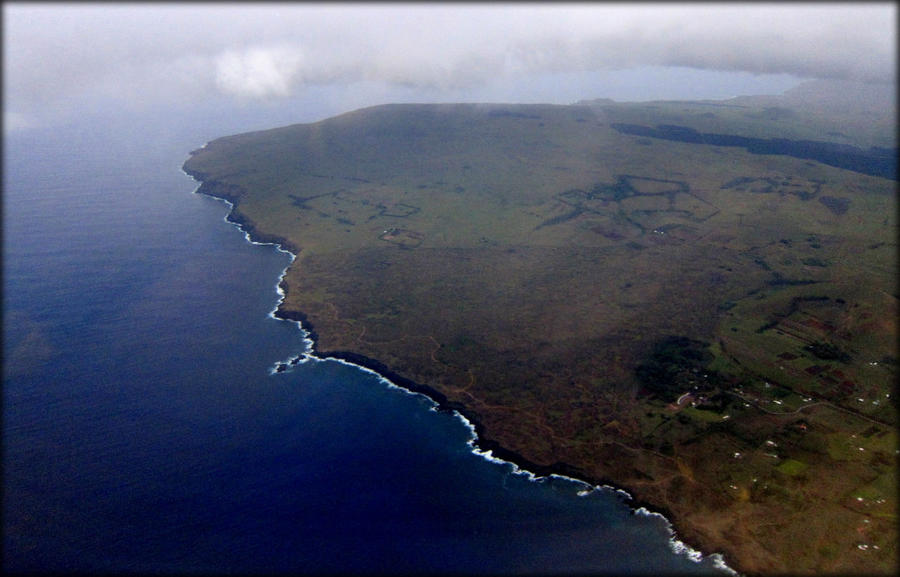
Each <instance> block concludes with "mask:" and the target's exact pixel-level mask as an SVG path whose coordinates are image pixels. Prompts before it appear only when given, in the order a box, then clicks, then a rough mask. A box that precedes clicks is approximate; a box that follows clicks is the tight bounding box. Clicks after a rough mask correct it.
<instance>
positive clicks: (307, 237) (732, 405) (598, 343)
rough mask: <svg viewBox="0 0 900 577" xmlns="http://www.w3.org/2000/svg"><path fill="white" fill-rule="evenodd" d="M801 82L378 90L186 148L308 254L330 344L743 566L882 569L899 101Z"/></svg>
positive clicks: (292, 303)
mask: <svg viewBox="0 0 900 577" xmlns="http://www.w3.org/2000/svg"><path fill="white" fill-rule="evenodd" d="M814 104H816V105H813V104H807V103H805V101H804V100H803V99H797V98H794V99H791V98H787V97H784V98H779V97H772V98H762V97H760V98H749V97H745V98H738V99H732V100H729V101H721V102H650V103H615V102H612V101H608V100H598V101H585V102H582V103H579V104H574V105H568V106H554V105H505V104H459V105H449V104H440V105H439V104H434V105H431V104H428V105H426V104H421V105H420V104H402V105H386V106H378V107H374V108H368V109H363V110H358V111H355V112H350V113H347V114H344V115H341V116H337V117H334V118H330V119H327V120H324V121H321V122H317V123H313V124H298V125H292V126H287V127H283V128H276V129H272V130H265V131H260V132H252V133H247V134H241V135H236V136H228V137H224V138H219V139H217V140H214V141H212V142H210V143H209V144H208V145H207V146H205V147H204V148H203V149H200V150H198V151H195V152H194V153H192V155H191V157H190V158H189V159H188V161H187V163H186V164H185V170H186V172H188V173H189V174H191V175H192V176H194V177H195V178H197V179H198V180H200V181H202V183H203V184H202V186H201V189H200V191H201V192H203V193H207V194H211V195H215V196H219V197H223V198H227V199H228V200H230V201H232V202H233V203H234V205H235V207H234V211H233V213H232V216H231V218H232V219H233V220H235V221H237V222H240V223H241V224H242V225H243V226H244V227H245V228H246V229H247V230H248V231H250V232H251V234H252V235H253V238H255V239H258V240H263V241H266V240H268V241H275V242H280V243H282V244H283V245H284V246H285V247H287V248H289V249H290V250H292V251H293V252H295V253H296V254H297V259H296V260H295V261H294V263H293V265H292V266H291V268H290V269H289V270H288V271H287V274H286V276H285V279H284V282H283V286H284V289H285V292H286V296H285V300H284V302H283V303H282V305H281V307H280V314H281V315H282V316H285V317H291V318H298V319H302V320H303V321H304V323H305V326H306V328H308V329H310V330H311V331H313V332H314V335H315V341H316V345H315V346H316V351H317V354H318V355H319V356H330V355H333V356H339V357H343V358H350V359H353V360H354V361H356V362H360V363H361V364H367V365H368V366H373V367H377V368H378V369H379V370H381V371H382V372H384V373H386V374H389V375H391V376H392V378H394V377H395V378H397V379H401V380H402V382H403V383H404V384H407V385H409V386H413V387H419V388H420V389H421V390H427V391H428V392H430V393H431V394H432V395H433V396H434V397H435V398H436V400H439V401H440V402H441V403H442V404H443V405H444V406H446V407H449V408H455V409H458V410H460V411H461V412H462V413H463V414H465V415H466V416H467V417H469V418H471V419H472V420H473V421H474V422H476V423H477V428H478V432H479V435H480V444H481V445H482V446H484V447H490V448H493V449H495V450H496V452H499V454H500V455H501V456H508V457H510V458H512V459H513V460H514V461H516V462H518V463H520V464H523V465H524V466H526V467H527V468H532V470H535V471H537V472H549V471H560V472H565V473H567V474H571V475H574V476H577V477H580V478H583V479H585V480H589V481H593V482H609V483H612V484H614V485H616V486H619V487H622V488H624V489H626V490H627V491H629V492H630V493H631V494H632V495H633V496H634V499H635V502H636V503H642V504H646V505H648V506H649V507H650V508H653V509H655V510H658V511H661V512H663V513H664V514H665V515H666V516H667V517H669V518H670V520H671V521H672V522H673V524H674V526H675V529H676V531H677V532H678V535H679V537H680V538H681V539H682V540H684V541H685V542H686V543H688V544H690V545H692V546H694V547H696V548H699V549H701V550H702V551H704V552H707V553H712V552H721V553H723V554H724V556H725V560H726V562H727V563H728V564H729V565H730V566H732V567H734V568H735V569H737V570H739V571H741V572H743V573H748V574H770V573H791V574H799V573H810V574H811V573H816V574H820V573H853V574H859V573H885V574H888V573H893V571H895V570H896V568H897V455H898V444H897V411H896V405H895V398H896V390H895V383H896V378H897V304H898V287H897V181H896V168H895V166H894V173H893V175H891V174H890V173H884V170H883V167H884V166H886V164H885V158H886V156H885V155H887V158H892V159H895V158H896V149H895V148H891V147H894V146H896V143H895V141H894V139H893V135H894V130H895V128H896V123H895V122H890V121H883V119H882V118H881V117H874V116H872V115H869V116H866V115H864V114H850V113H849V112H847V113H846V114H845V115H844V117H841V116H840V115H839V114H838V113H835V112H833V111H831V112H829V111H828V110H825V112H823V110H824V109H823V108H822V107H821V106H818V105H820V104H821V102H820V101H816V103H814ZM817 106H818V107H817ZM826 112H828V113H827V114H826ZM842 118H844V119H845V122H842V121H841V119H842ZM623 126H626V129H623V128H622V127H623ZM627 126H631V127H632V128H631V129H627ZM634 127H641V128H634ZM629 130H630V132H629ZM673 134H674V135H675V136H672V135H673ZM685 134H687V136H686V137H685V136H684V135H685ZM692 134H699V135H701V136H702V137H694V136H691V135H692ZM715 135H719V136H715ZM721 135H731V136H741V137H745V138H747V139H759V140H764V141H766V142H768V140H769V139H780V140H779V145H778V146H779V148H778V150H777V153H769V152H770V151H767V149H763V150H757V149H748V148H747V147H744V146H740V145H735V144H733V143H731V142H729V141H728V140H727V139H724V138H722V137H721ZM676 137H677V138H681V140H678V139H677V138H676ZM805 142H806V143H808V142H814V143H819V144H815V145H809V144H804V143H805ZM723 143H724V144H723ZM821 143H829V146H832V145H841V146H842V147H837V148H828V147H824V148H823V146H822V145H821ZM873 147H875V148H873ZM820 149H821V150H820ZM823 150H824V152H822V151H823ZM810 151H812V152H810ZM817 151H818V152H817ZM816 155H818V156H816ZM829 155H830V156H829ZM837 157H840V158H839V159H838V160H839V161H836V160H835V159H836V158H837ZM848 158H849V159H850V161H851V165H852V166H853V167H857V166H861V167H863V168H861V169H859V170H849V169H846V168H842V167H844V166H847V163H846V162H844V161H845V160H846V159H848ZM841 162H843V164H841ZM890 164H891V162H888V163H887V165H890ZM872 166H874V167H876V168H874V169H869V168H866V167H872ZM878 167H882V168H878ZM879 171H881V172H879ZM285 368H286V367H285ZM288 370H289V368H288Z"/></svg>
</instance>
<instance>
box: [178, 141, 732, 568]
mask: <svg viewBox="0 0 900 577" xmlns="http://www.w3.org/2000/svg"><path fill="white" fill-rule="evenodd" d="M205 146H206V145H204V146H203V147H201V149H199V150H202V149H203V148H205ZM199 150H197V151H193V152H191V155H193V154H194V153H195V152H198V151H199ZM181 170H182V172H184V174H185V175H187V176H188V177H190V178H191V179H193V180H194V181H195V182H197V183H198V186H197V188H196V189H195V190H194V194H202V195H204V196H209V197H211V198H216V199H219V200H222V201H223V202H225V203H227V204H228V205H229V212H228V214H227V215H226V216H225V221H226V222H228V223H230V224H233V225H234V226H235V227H237V228H238V229H239V230H240V231H241V232H242V233H243V234H244V236H245V238H246V240H247V241H248V242H250V243H251V244H258V245H272V246H274V247H275V248H276V250H279V251H281V252H285V253H287V254H289V255H290V256H291V262H290V263H289V264H288V265H287V267H285V269H284V270H283V271H282V273H281V277H280V278H279V279H278V283H277V292H278V294H279V297H280V298H279V300H278V302H277V304H276V306H275V308H274V310H273V311H272V312H271V313H270V316H272V317H273V318H275V319H278V320H283V321H288V322H293V323H295V324H296V325H297V327H298V328H299V329H300V330H301V331H302V332H303V333H304V341H305V342H306V345H307V348H306V350H305V351H304V352H303V353H302V355H301V356H300V357H298V358H297V360H296V362H287V363H281V364H282V365H285V366H287V365H293V364H297V363H299V362H302V360H301V359H303V357H305V358H306V359H317V360H335V361H338V362H341V363H344V364H349V365H353V366H356V367H359V368H361V369H364V370H366V371H370V372H372V373H374V374H376V375H378V376H379V377H380V378H382V379H384V380H385V381H386V382H387V383H389V384H391V385H393V386H396V387H398V388H401V389H403V390H406V391H408V392H410V393H413V394H420V395H423V396H425V397H427V398H428V399H430V400H431V401H432V402H433V403H434V404H435V409H436V410H438V411H441V412H447V413H455V414H456V415H457V416H458V417H459V418H461V419H462V420H463V421H464V422H465V423H466V424H467V425H468V426H469V427H470V429H471V431H472V435H473V438H472V439H471V440H470V442H469V445H470V446H471V447H472V450H473V451H474V452H475V453H476V454H479V455H481V456H483V457H485V458H487V459H489V460H494V461H500V462H505V463H509V464H511V465H512V466H513V467H514V468H515V469H516V470H517V472H521V473H524V474H528V475H530V476H531V477H532V478H533V479H539V478H543V477H551V476H557V477H564V478H567V479H571V480H573V481H576V482H579V483H583V484H585V485H587V486H589V487H590V488H591V490H598V489H608V490H611V491H615V492H617V493H619V494H622V495H624V496H625V497H624V503H625V505H626V506H627V507H628V508H629V509H631V511H632V514H634V515H647V516H658V517H660V518H662V519H663V521H664V522H665V523H666V524H667V526H668V528H669V531H670V537H669V545H670V548H671V549H672V551H673V553H674V554H676V555H686V556H687V557H688V558H689V559H690V560H692V561H694V562H697V563H699V562H700V561H702V560H703V559H707V558H708V559H710V560H712V562H713V564H714V566H715V567H716V568H718V569H719V570H721V571H723V572H726V573H730V574H732V575H740V574H742V573H741V572H740V571H738V570H737V569H735V568H734V567H732V566H731V565H729V564H728V563H727V562H726V560H725V559H726V557H728V558H729V559H733V558H734V555H733V554H732V553H731V552H729V551H727V550H723V551H716V552H708V551H710V550H711V548H708V547H705V546H704V544H703V539H702V538H701V537H700V536H699V535H696V534H695V532H693V531H691V530H690V529H689V528H688V529H687V531H685V530H684V529H677V528H676V520H675V515H673V514H672V512H671V511H669V510H668V509H667V508H665V507H663V506H660V505H658V504H654V503H650V502H645V501H642V500H640V499H636V498H635V497H634V496H633V494H632V493H631V492H630V491H629V490H628V488H627V487H621V486H620V485H619V484H618V483H617V482H616V481H615V480H613V479H608V478H593V477H592V476H590V475H588V474H586V473H585V472H584V471H582V470H580V469H578V468H577V467H574V466H572V465H569V464H566V463H563V462H556V463H554V464H552V465H539V464H536V463H533V462H531V461H530V460H528V459H527V458H525V457H524V456H522V455H520V454H518V453H516V452H514V451H512V450H509V449H507V448H505V447H503V446H502V445H501V444H500V443H499V442H497V441H494V440H492V439H490V438H489V437H488V436H487V435H486V434H485V433H486V430H485V428H484V425H483V424H482V423H481V422H480V421H479V420H478V419H477V417H474V416H473V415H472V414H471V413H470V412H469V410H468V409H467V408H466V406H465V405H463V404H461V403H458V402H455V401H450V400H449V399H448V398H447V397H446V395H444V394H443V393H441V392H440V391H438V390H437V389H435V388H433V387H431V386H428V385H424V384H421V383H417V382H415V381H412V380H411V379H408V378H406V377H404V376H402V375H400V374H399V373H396V372H394V371H392V370H391V369H390V368H389V367H388V366H387V365H385V364H384V363H382V362H380V361H378V360H377V359H372V358H369V357H366V356H364V355H361V354H359V353H355V352H352V351H317V350H316V344H317V343H318V340H319V339H318V334H317V332H316V329H315V327H314V326H313V325H312V323H311V322H310V321H309V319H308V318H307V316H306V315H305V314H304V313H302V312H301V311H294V310H289V309H285V308H284V307H283V304H284V302H285V298H284V297H285V295H286V293H287V290H288V286H287V283H286V282H285V280H284V279H285V274H286V272H287V270H288V268H289V267H290V266H291V265H292V264H293V262H294V260H296V258H297V255H298V254H299V253H300V251H301V250H302V249H301V248H300V247H297V246H295V245H294V244H293V243H291V242H290V241H288V240H287V239H285V238H282V237H279V236H276V235H272V234H265V233H262V232H260V231H259V230H258V228H257V226H256V224H255V223H254V222H253V221H252V220H250V219H249V218H247V217H246V216H245V215H243V214H242V213H241V212H240V210H239V204H240V203H239V199H240V196H241V194H242V193H243V192H244V191H243V189H241V188H240V187H237V186H234V185H227V184H223V183H220V182H217V181H211V180H204V177H206V176H207V175H205V174H203V173H200V172H197V171H194V172H191V171H188V170H186V169H185V168H184V167H182V169H181ZM275 372H277V371H275ZM683 533H688V535H689V536H688V537H687V539H688V540H690V541H691V542H692V543H694V544H696V545H697V547H699V548H695V547H693V546H691V545H688V544H687V543H685V541H684V540H683V539H682V538H680V537H681V536H682V535H681V534H683ZM732 562H733V561H732Z"/></svg>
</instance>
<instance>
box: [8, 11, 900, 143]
mask: <svg viewBox="0 0 900 577" xmlns="http://www.w3.org/2000/svg"><path fill="white" fill-rule="evenodd" d="M3 16H4V18H3V25H4V34H3V42H4V46H3V58H4V78H3V80H4V82H3V87H4V113H5V118H4V120H5V126H6V128H7V129H8V130H17V129H24V128H27V127H29V126H38V125H41V124H44V125H46V124H47V123H52V122H58V121H61V120H63V119H65V118H66V117H67V116H71V115H73V114H75V113H77V111H78V110H79V109H81V108H83V107H90V106H93V107H95V108H96V107H98V106H99V107H107V108H113V109H115V108H121V109H132V108H142V107H144V108H146V107H154V106H156V107H159V106H167V107H184V108H185V109H187V108H189V107H190V106H192V105H197V103H200V102H204V101H211V100H218V101H223V102H232V101H233V102H234V104H235V105H239V106H255V105H260V104H261V103H262V104H267V105H271V103H273V102H275V103H277V102H278V101H279V100H289V99H297V98H306V99H307V100H309V101H310V102H313V101H315V102H319V103H320V104H321V105H322V106H321V109H320V110H321V111H322V113H329V114H332V113H337V112H342V111H344V110H345V109H346V110H349V109H352V108H359V107H361V106H367V105H371V104H378V103H381V102H386V101H391V100H402V101H510V102H556V103H569V102H574V101H576V100H579V99H584V98H599V97H611V98H614V99H616V100H651V99H661V98H673V99H674V98H727V97H729V96H735V95H738V94H749V93H773V92H775V93H777V92H780V91H783V90H785V89H787V88H790V87H792V86H794V85H796V84H797V83H798V82H800V81H801V80H804V79H814V78H836V79H858V80H863V81H867V82H885V81H895V80H896V79H895V73H896V48H897V46H896V42H897V35H896V25H897V9H896V6H895V5H894V3H879V4H860V3H848V4H834V3H822V4H815V3H797V4H760V3H736V4H709V3H704V4H697V5H689V4H671V3H666V4H647V3H635V4H627V3H626V4H621V5H618V4H608V3H596V4H595V3H577V4H572V5H560V4H552V5H551V4H546V5H544V4H532V3H525V4H519V5H516V4H508V5H507V4H496V3H486V4H441V3H437V4H421V5H418V4H394V5H391V4H370V3H365V4H342V3H329V4H323V5H315V4H307V3H298V4H290V3H287V4H285V3H281V4H271V5H265V4H252V5H250V4H248V5H241V4H233V3H223V4H215V3H212V4H195V5H190V4H177V3H172V4H158V5H157V4H140V3H138V4H130V3H123V4H121V5H117V4H107V3H104V4H98V5H89V4H71V5H66V4H44V3H22V4H16V3H12V2H4V4H3Z"/></svg>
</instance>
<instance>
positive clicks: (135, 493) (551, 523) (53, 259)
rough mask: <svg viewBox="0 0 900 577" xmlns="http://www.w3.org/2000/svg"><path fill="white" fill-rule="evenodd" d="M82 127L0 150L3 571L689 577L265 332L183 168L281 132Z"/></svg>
mask: <svg viewBox="0 0 900 577" xmlns="http://www.w3.org/2000/svg"><path fill="white" fill-rule="evenodd" d="M226 118H227V119H226V120H222V119H221V118H219V117H217V116H216V115H214V114H212V113H210V114H208V115H207V116H204V115H203V114H201V113H197V114H194V115H192V116H191V117H190V118H185V119H181V120H179V121H175V120H173V119H171V118H169V117H167V116H165V115H152V114H149V113H148V114H146V115H134V116H133V117H129V116H117V117H113V118H103V119H98V118H85V119H84V121H83V122H80V123H76V124H73V125H70V126H67V127H64V128H57V129H54V130H52V131H36V132H34V133H28V134H13V135H10V136H8V137H7V138H6V139H5V142H4V155H5V158H4V171H3V174H4V188H3V235H4V238H3V283H4V286H3V337H4V338H3V347H4V350H3V359H4V363H3V368H4V381H3V483H4V486H3V489H4V490H3V516H2V518H3V566H4V569H5V570H6V571H16V572H18V571H26V570H27V571H40V572H102V573H125V572H137V573H151V572H152V573H157V572H164V573H177V574H187V573H192V572H195V573H196V572H199V573H205V574H208V573H257V574H259V573H277V572H291V573H298V572H300V573H327V572H334V573H404V574H409V573H414V574H436V573H442V572H446V573H482V574H483V573H510V572H539V573H548V572H577V573H617V574H621V573H632V572H633V573H638V572H647V573H657V574H658V573H674V572H689V573H703V572H706V573H709V572H713V571H715V569H714V559H712V558H705V559H704V560H703V561H701V562H696V561H694V560H691V559H690V558H689V557H688V556H687V555H685V554H684V553H682V554H676V553H675V552H673V547H672V542H671V539H670V531H669V528H668V525H667V523H666V522H665V521H664V520H663V519H660V518H659V517H654V516H647V515H640V514H638V515H636V514H634V513H633V512H632V511H631V510H630V509H629V508H628V507H626V506H625V504H624V499H623V497H622V496H621V495H620V494H618V493H616V492H614V491H611V490H607V489H604V490H595V491H584V489H585V488H586V487H585V486H584V485H581V484H578V483H575V482H572V481H568V480H565V479H559V478H550V479H543V480H537V481H536V480H533V479H532V478H531V477H529V476H528V475H525V474H521V473H517V472H515V470H514V468H513V467H512V466H511V465H509V464H502V463H496V462H492V461H490V460H489V459H486V458H484V457H483V456H480V455H478V454H475V453H473V451H472V447H471V446H470V445H469V443H468V442H469V441H470V439H471V431H470V430H469V428H468V427H467V426H466V424H465V423H464V422H463V421H461V420H460V419H459V418H457V417H456V416H454V415H453V414H450V413H446V412H438V411H435V410H433V405H432V403H431V402H430V401H428V400H427V399H425V398H423V397H421V396H419V395H412V394H409V393H406V392H404V391H402V390H399V389H397V388H394V387H391V386H389V385H387V384H386V383H385V382H383V381H382V380H380V379H379V378H378V377H377V376H375V375H372V374H370V373H367V372H364V371H362V370H359V369H358V368H355V367H353V366H348V365H343V364H340V363H337V362H334V361H310V362H308V363H306V364H303V365H300V366H298V367H296V368H295V369H294V370H292V371H291V372H288V373H283V374H272V373H271V370H272V368H273V366H274V364H275V363H276V362H278V361H282V360H286V359H288V358H290V357H292V356H294V355H297V354H299V353H302V351H303V350H304V346H305V345H304V341H303V334H302V333H301V332H300V331H299V330H298V328H297V327H296V326H295V325H294V324H292V323H289V322H283V321H278V320H275V319H273V318H271V316H270V312H271V311H272V309H273V308H274V306H275V304H276V302H277V298H278V295H277V293H276V288H275V287H276V283H277V281H278V278H279V275H280V274H281V272H282V270H283V269H284V267H285V266H287V264H288V263H289V256H288V255H286V254H284V253H281V252H279V251H277V250H276V249H274V248H273V247H271V246H260V245H252V244H250V243H248V242H247V241H246V240H245V238H244V235H243V234H242V233H240V232H239V231H238V230H237V229H236V228H235V227H233V226H232V225H229V224H227V223H225V222H224V220H223V218H224V216H225V215H226V213H227V210H228V208H227V206H226V205H225V204H224V203H222V202H220V201H217V200H215V199H210V198H207V197H203V196H199V195H196V194H192V191H193V190H194V188H195V187H196V184H195V183H194V182H193V181H191V180H190V179H189V178H188V177H187V176H185V175H184V174H183V173H182V172H181V171H180V166H181V164H182V163H183V162H184V160H185V159H186V156H187V153H188V152H189V151H190V150H192V149H193V148H196V147H198V146H200V145H202V144H203V143H204V142H205V141H207V140H211V139H212V138H215V137H217V136H221V135H224V134H229V133H233V132H239V131H243V130H248V129H251V128H264V127H269V126H272V125H277V124H282V123H285V120H284V119H281V118H268V122H266V120H267V119H266V118H253V117H252V115H251V114H249V113H246V114H245V115H244V116H240V115H232V116H228V117H226Z"/></svg>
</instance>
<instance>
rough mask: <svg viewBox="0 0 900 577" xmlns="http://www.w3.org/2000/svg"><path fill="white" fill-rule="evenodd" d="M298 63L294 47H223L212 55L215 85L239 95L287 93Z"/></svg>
mask: <svg viewBox="0 0 900 577" xmlns="http://www.w3.org/2000/svg"><path fill="white" fill-rule="evenodd" d="M302 64H303V56H302V54H301V53H300V51H299V50H298V49H296V48H287V47H275V48H264V47H254V48H249V49H245V50H242V51H236V50H227V51H225V52H224V53H222V54H220V55H219V56H218V57H217V58H216V86H217V87H218V88H219V89H220V90H222V91H224V92H226V93H228V94H234V95H236V96H240V97H255V98H266V97H272V96H288V95H289V94H290V93H291V90H292V84H293V83H294V79H295V77H296V76H297V73H298V71H299V70H300V66H301V65H302Z"/></svg>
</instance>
